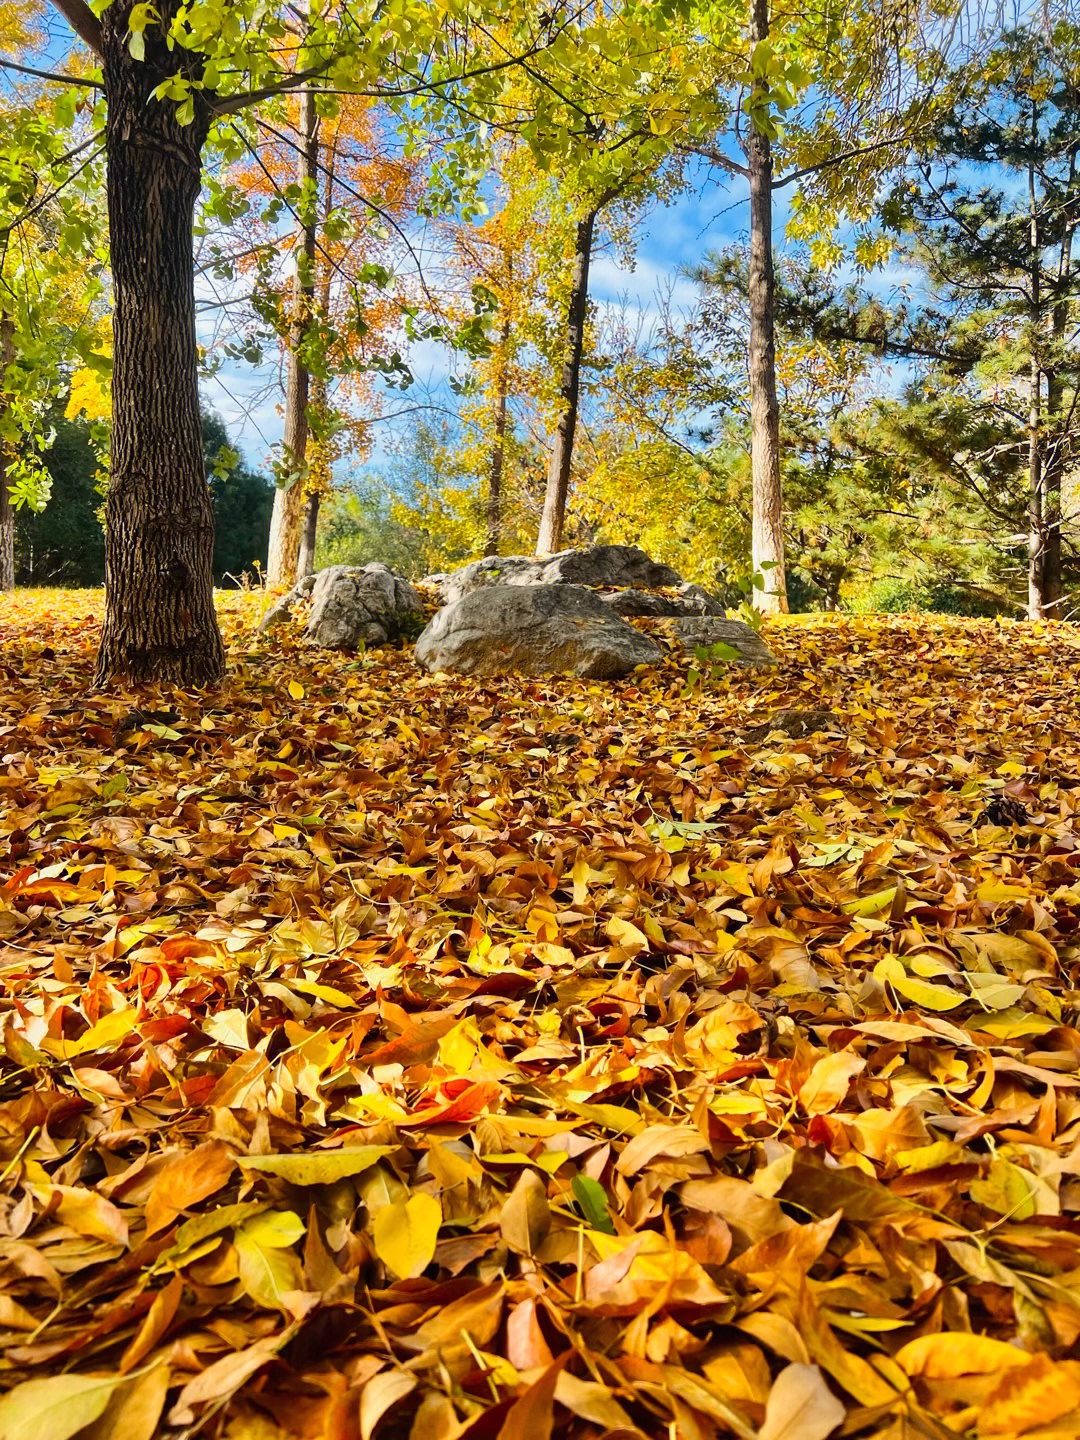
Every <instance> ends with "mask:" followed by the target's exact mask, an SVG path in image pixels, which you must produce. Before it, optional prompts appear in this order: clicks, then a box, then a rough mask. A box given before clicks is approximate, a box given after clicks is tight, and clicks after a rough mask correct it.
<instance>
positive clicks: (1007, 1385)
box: [976, 1355, 1080, 1435]
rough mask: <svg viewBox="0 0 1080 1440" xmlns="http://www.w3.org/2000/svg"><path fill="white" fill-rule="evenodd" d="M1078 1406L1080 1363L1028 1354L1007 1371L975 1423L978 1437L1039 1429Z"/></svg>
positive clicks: (1079, 1399)
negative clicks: (1017, 1365)
mask: <svg viewBox="0 0 1080 1440" xmlns="http://www.w3.org/2000/svg"><path fill="white" fill-rule="evenodd" d="M1077 1407H1080V1364H1077V1362H1076V1361H1075V1360H1066V1361H1063V1362H1062V1363H1060V1364H1055V1362H1054V1361H1053V1360H1051V1359H1050V1357H1049V1355H1032V1356H1031V1358H1030V1360H1029V1361H1028V1363H1027V1364H1026V1365H1024V1366H1019V1367H1017V1368H1016V1369H1015V1370H1010V1371H1009V1372H1008V1374H1006V1375H1005V1376H1003V1378H1002V1380H1001V1383H1000V1384H999V1385H998V1387H997V1389H996V1390H994V1392H993V1394H992V1395H991V1396H990V1398H989V1399H988V1400H987V1401H986V1404H985V1405H984V1406H983V1407H982V1409H981V1410H980V1412H979V1418H978V1421H977V1422H976V1424H977V1428H978V1432H979V1434H980V1435H1015V1434H1021V1435H1022V1434H1023V1433H1024V1432H1025V1431H1028V1430H1034V1429H1036V1428H1041V1427H1042V1426H1044V1425H1049V1424H1050V1423H1051V1422H1052V1421H1054V1420H1057V1419H1059V1418H1060V1417H1061V1416H1062V1415H1068V1414H1069V1412H1070V1411H1072V1410H1075V1409H1077Z"/></svg>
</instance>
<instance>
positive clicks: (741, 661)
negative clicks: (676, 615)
mask: <svg viewBox="0 0 1080 1440" xmlns="http://www.w3.org/2000/svg"><path fill="white" fill-rule="evenodd" d="M668 625H669V628H670V633H671V634H672V635H673V636H674V638H675V639H676V640H677V641H678V642H679V644H680V645H681V646H682V647H683V649H684V650H688V651H689V652H690V653H691V654H693V652H694V651H695V650H696V649H697V648H698V647H699V646H705V647H706V648H709V647H711V646H713V645H730V646H731V648H732V649H733V650H734V651H736V652H737V653H736V657H735V658H734V659H733V660H731V661H730V663H731V664H732V665H747V666H752V667H755V668H757V669H765V668H767V667H772V666H774V665H775V664H776V656H775V655H774V654H773V653H772V651H771V650H770V649H769V647H768V646H767V645H766V644H765V642H764V640H762V638H761V636H760V635H758V633H757V632H756V631H755V630H751V628H750V626H749V625H744V624H743V622H742V621H741V620H725V619H723V618H722V617H720V616H718V615H704V616H701V617H699V618H696V619H683V620H670V621H669V622H668Z"/></svg>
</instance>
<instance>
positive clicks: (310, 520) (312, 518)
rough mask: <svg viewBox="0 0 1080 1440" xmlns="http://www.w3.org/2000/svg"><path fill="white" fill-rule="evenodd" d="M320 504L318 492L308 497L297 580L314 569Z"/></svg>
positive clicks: (297, 567) (320, 498) (320, 496)
mask: <svg viewBox="0 0 1080 1440" xmlns="http://www.w3.org/2000/svg"><path fill="white" fill-rule="evenodd" d="M321 503H322V495H321V493H320V492H319V491H318V490H315V491H313V492H312V493H311V494H310V495H309V496H308V499H307V505H306V507H305V509H304V529H303V534H302V535H301V536H300V558H299V560H298V561H297V565H296V578H297V579H298V580H302V579H303V578H304V576H305V575H310V574H311V572H312V571H313V570H314V569H315V540H316V538H317V536H318V533H319V506H320V505H321Z"/></svg>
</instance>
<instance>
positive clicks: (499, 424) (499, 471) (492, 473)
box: [485, 310, 510, 555]
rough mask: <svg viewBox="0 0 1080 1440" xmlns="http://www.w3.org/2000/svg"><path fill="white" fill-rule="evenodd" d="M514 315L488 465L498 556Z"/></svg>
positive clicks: (505, 337) (491, 527) (504, 340)
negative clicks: (510, 350) (509, 352)
mask: <svg viewBox="0 0 1080 1440" xmlns="http://www.w3.org/2000/svg"><path fill="white" fill-rule="evenodd" d="M509 344H510V312H509V311H508V310H507V311H505V312H504V314H503V322H502V326H501V328H500V330H499V350H498V354H499V371H498V379H497V381H496V385H495V415H494V434H493V435H492V440H491V455H490V458H489V462H488V493H487V549H486V551H485V554H487V555H498V553H499V546H500V544H501V543H502V482H503V471H504V469H505V467H506V406H507V400H508V398H509V392H510V357H509V355H508V353H507V348H508V346H509Z"/></svg>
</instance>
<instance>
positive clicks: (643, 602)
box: [600, 584, 724, 617]
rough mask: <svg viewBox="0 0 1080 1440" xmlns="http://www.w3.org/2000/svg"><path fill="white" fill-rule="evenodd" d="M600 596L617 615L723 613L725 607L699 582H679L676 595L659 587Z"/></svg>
mask: <svg viewBox="0 0 1080 1440" xmlns="http://www.w3.org/2000/svg"><path fill="white" fill-rule="evenodd" d="M600 599H601V600H602V601H603V602H604V604H605V605H610V606H611V608H612V609H613V610H614V611H615V613H616V615H625V616H631V615H640V616H663V617H669V616H690V615H723V613H724V607H723V606H722V605H721V604H720V601H719V600H717V599H716V597H715V596H713V595H710V594H709V592H708V591H707V590H703V589H702V588H701V586H700V585H689V584H687V585H680V586H679V590H678V593H677V594H675V595H665V594H663V593H662V592H660V591H658V590H611V591H609V592H608V593H607V594H606V595H601V596H600Z"/></svg>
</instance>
